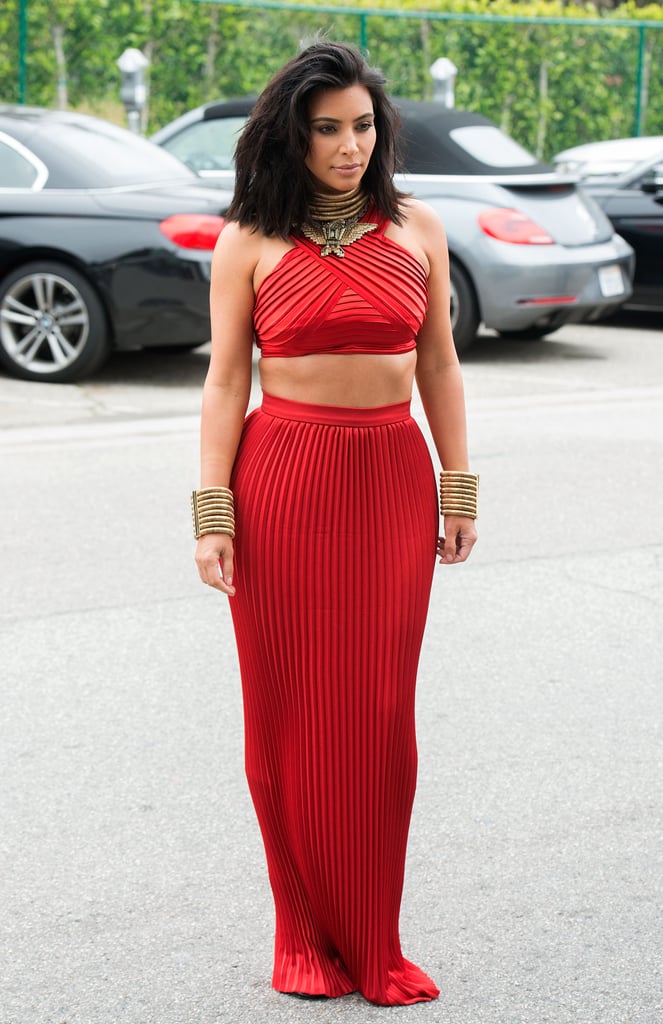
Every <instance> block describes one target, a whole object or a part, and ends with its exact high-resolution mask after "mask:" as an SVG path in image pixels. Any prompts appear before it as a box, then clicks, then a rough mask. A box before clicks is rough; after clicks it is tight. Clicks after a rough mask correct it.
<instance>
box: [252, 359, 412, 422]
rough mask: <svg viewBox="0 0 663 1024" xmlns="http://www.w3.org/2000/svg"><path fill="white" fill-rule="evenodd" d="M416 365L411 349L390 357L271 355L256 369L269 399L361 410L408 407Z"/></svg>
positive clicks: (260, 362) (261, 361) (262, 360)
mask: <svg viewBox="0 0 663 1024" xmlns="http://www.w3.org/2000/svg"><path fill="white" fill-rule="evenodd" d="M416 365H417V353H416V349H413V350H412V351H411V352H399V353H395V354H382V353H380V354H377V353H374V352H371V353H351V354H348V353H346V354H338V353H321V354H316V355H309V356H292V357H289V358H283V357H281V356H270V357H269V358H268V359H261V360H260V361H259V364H258V366H259V370H260V384H261V387H262V390H263V391H265V392H267V394H269V395H274V396H276V397H277V398H285V399H288V400H290V401H292V402H311V403H313V404H314V405H338V406H346V407H352V408H362V409H373V408H377V407H378V406H381V405H397V404H398V403H400V402H408V401H409V400H410V398H411V396H412V381H413V379H414V371H415V368H416Z"/></svg>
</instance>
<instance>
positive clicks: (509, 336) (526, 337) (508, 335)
mask: <svg viewBox="0 0 663 1024" xmlns="http://www.w3.org/2000/svg"><path fill="white" fill-rule="evenodd" d="M561 326H562V324H557V326H556V327H524V328H523V329H522V330H520V331H498V332H497V333H498V334H499V336H500V338H504V340H505V341H540V340H541V338H547V337H548V335H549V334H554V333H555V331H558V330H559V329H560V327H561Z"/></svg>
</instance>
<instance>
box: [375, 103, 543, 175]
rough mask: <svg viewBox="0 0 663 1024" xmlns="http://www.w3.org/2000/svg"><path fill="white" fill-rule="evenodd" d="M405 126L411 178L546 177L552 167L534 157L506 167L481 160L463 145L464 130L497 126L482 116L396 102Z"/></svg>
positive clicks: (403, 132) (437, 105)
mask: <svg viewBox="0 0 663 1024" xmlns="http://www.w3.org/2000/svg"><path fill="white" fill-rule="evenodd" d="M394 102H395V104H396V106H397V108H398V110H399V112H400V114H401V122H402V130H401V139H402V146H403V162H404V165H405V168H406V169H407V171H408V172H409V173H411V174H440V173H443V174H486V173H488V174H491V173H493V174H495V173H497V174H501V175H503V174H523V173H524V174H543V173H546V174H548V173H550V171H551V170H552V168H551V167H550V165H549V164H545V163H542V162H540V161H538V160H536V159H535V158H534V157H530V158H529V159H528V160H527V161H522V162H519V163H512V164H509V165H506V166H505V165H504V163H495V164H493V163H489V162H488V161H487V160H486V159H479V158H478V157H477V156H473V155H472V153H471V152H469V151H468V149H467V148H466V146H464V145H461V143H460V141H459V140H460V134H455V133H457V132H458V129H461V128H480V127H484V128H489V129H491V130H493V131H497V130H498V129H496V127H495V124H494V122H493V121H491V120H490V118H488V117H484V116H483V114H476V113H473V112H472V111H468V110H457V109H456V108H455V107H452V108H451V109H449V108H447V107H445V106H444V105H443V104H442V103H434V102H433V103H431V102H426V101H425V100H402V99H395V100H394ZM482 151H483V150H482Z"/></svg>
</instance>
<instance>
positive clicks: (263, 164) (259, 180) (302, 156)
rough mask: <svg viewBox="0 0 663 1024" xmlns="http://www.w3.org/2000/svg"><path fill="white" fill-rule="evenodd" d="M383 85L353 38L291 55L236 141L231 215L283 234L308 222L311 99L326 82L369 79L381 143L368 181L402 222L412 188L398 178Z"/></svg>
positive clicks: (394, 117)
mask: <svg viewBox="0 0 663 1024" xmlns="http://www.w3.org/2000/svg"><path fill="white" fill-rule="evenodd" d="M384 84H385V79H384V78H383V76H382V74H381V72H380V71H378V70H377V69H376V68H372V67H370V66H369V65H368V64H367V62H366V61H365V60H364V58H363V57H362V55H361V53H360V52H359V50H357V49H355V47H354V46H349V45H348V44H346V43H332V42H327V41H316V42H314V43H312V44H311V45H310V46H308V47H307V48H306V49H304V50H302V51H301V52H300V53H298V54H297V56H296V57H293V58H292V60H290V61H288V63H287V64H286V65H285V66H284V67H283V68H281V70H280V71H279V72H278V73H277V74H276V75H275V76H274V78H273V79H272V80H271V82H270V83H269V84H268V85H267V86H266V88H265V89H264V91H263V92H262V93H261V95H260V96H259V98H258V100H257V102H256V105H255V107H254V108H253V111H252V113H251V116H250V118H249V120H248V122H247V124H246V127H245V128H244V130H243V132H242V134H241V136H240V138H239V141H238V143H237V148H236V151H235V167H236V179H235V180H236V185H235V194H234V197H233V201H232V203H231V206H230V208H229V210H228V213H227V215H226V216H227V218H228V220H235V221H239V223H240V224H242V225H245V226H248V227H251V228H253V229H254V230H258V231H261V232H262V233H263V234H265V235H278V236H280V237H281V238H287V237H288V235H289V234H291V233H292V231H293V230H295V229H296V227H297V225H299V224H304V223H306V221H307V220H309V219H310V213H309V199H310V197H311V195H312V194H313V192H314V184H313V178H312V176H311V174H310V172H309V170H308V168H307V167H306V164H305V160H306V156H307V154H308V151H309V148H310V140H311V129H310V126H309V108H310V103H311V100H312V98H313V96H314V94H315V93H316V92H319V91H320V90H322V89H345V88H348V87H349V86H352V85H363V86H364V88H365V89H367V90H368V92H369V93H370V95H371V99H372V101H373V113H374V116H375V132H376V142H375V148H374V150H373V153H372V155H371V159H370V161H369V164H368V167H367V168H366V171H365V173H364V177H363V179H362V183H363V185H364V188H365V189H366V191H367V193H368V194H369V196H370V197H371V199H372V200H373V203H374V204H375V206H376V207H377V209H378V210H379V211H380V213H382V214H383V215H384V216H386V217H388V218H389V219H390V220H392V221H395V223H396V224H400V223H401V221H402V214H401V212H400V210H399V200H400V199H403V198H404V196H405V193H403V192H399V191H398V189H397V188H396V187H395V185H394V183H393V180H392V176H393V174H394V171H395V170H396V163H397V151H396V128H397V124H398V114H397V111H396V109H395V107H394V106H393V104H392V103H391V102H390V100H389V99H388V97H387V95H386V93H385V90H384Z"/></svg>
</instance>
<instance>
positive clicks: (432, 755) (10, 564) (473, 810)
mask: <svg viewBox="0 0 663 1024" xmlns="http://www.w3.org/2000/svg"><path fill="white" fill-rule="evenodd" d="M206 363H207V352H206V350H205V349H201V350H199V351H197V352H193V353H189V354H187V355H182V354H179V355H175V354H168V353H160V354H157V353H137V354H127V355H121V356H120V355H118V356H115V357H114V358H113V359H112V360H111V362H110V363H109V364H108V366H107V367H105V368H104V370H103V371H102V372H101V373H99V374H98V375H97V376H96V377H95V378H93V379H92V380H90V381H85V382H82V383H80V384H77V385H63V386H48V385H35V384H26V383H22V382H20V381H15V380H10V379H9V378H5V377H0V460H1V464H2V473H3V486H2V490H1V493H0V509H1V514H2V524H3V529H2V533H1V534H0V548H1V557H2V567H3V569H2V574H0V595H1V601H0V627H1V628H0V664H1V665H2V678H3V685H2V690H1V696H0V701H1V707H0V777H1V778H2V786H1V787H0V792H1V793H2V796H1V797H0V815H1V819H2V823H3V825H2V831H1V835H0V906H2V908H3V912H2V914H1V915H0V958H1V961H2V964H3V969H2V971H1V972H0V1024H245V1022H246V1024H249V1022H250V1024H255V1022H269V1024H285V1022H292V1021H302V1022H304V1021H306V1022H307V1024H308V1022H309V1021H310V1020H315V1021H320V1022H321V1024H322V1022H334V1024H336V1022H343V1024H345V1022H348V1024H355V1022H356V1024H366V1022H381V1021H386V1020H387V1018H388V1019H389V1021H390V1022H391V1021H398V1022H400V1021H405V1020H406V1018H407V1020H408V1021H410V1020H414V1019H415V1018H416V1019H417V1020H421V1021H422V1022H423V1021H426V1022H431V1024H432V1022H435V1024H442V1022H444V1024H447V1022H449V1024H547V1022H549V1024H655V1022H659V1021H660V1020H661V1019H662V1017H663V988H662V983H661V971H660V968H661V959H660V936H661V930H662V924H663V921H662V920H661V902H662V901H661V895H662V894H661V845H662V844H661V836H662V835H663V827H662V826H663V820H662V818H663V814H662V804H663V799H662V797H663V793H662V781H661V780H662V778H663V772H662V768H663V764H662V761H663V757H662V748H661V711H662V710H663V696H662V695H663V686H662V683H663V672H662V669H661V666H662V665H663V641H662V638H661V634H662V632H663V631H662V630H661V622H662V621H663V617H662V614H661V611H662V607H661V606H662V604H663V483H662V476H661V470H660V467H661V465H663V458H662V455H663V451H662V449H663V335H662V334H661V332H660V330H659V327H658V324H657V323H655V322H652V321H651V320H646V319H645V318H640V319H636V318H630V319H623V320H621V321H619V322H613V323H610V324H608V325H591V326H572V327H566V328H564V329H562V330H561V331H559V332H558V333H557V334H555V335H553V336H551V337H550V338H549V339H547V340H544V341H540V342H533V343H525V342H521V343H513V342H509V343H504V342H501V341H499V340H498V339H496V338H493V337H490V336H488V335H485V336H483V337H482V338H481V339H480V341H479V342H478V343H477V345H476V346H475V348H474V349H473V350H472V351H471V352H470V353H469V354H468V356H467V357H466V358H465V360H464V363H463V368H464V375H465V381H466V390H467V396H468V410H469V423H470V441H471V448H472V454H473V468H474V469H475V470H476V471H478V472H479V473H480V474H481V518H480V520H479V530H480V541H479V545H478V546H477V549H476V551H475V553H474V554H473V556H472V559H471V561H470V562H469V563H468V564H467V565H465V566H455V567H440V568H438V570H437V576H436V580H435V584H434V589H433V598H432V603H431V611H430V618H429V625H428V630H427V635H426V639H425V643H424V650H423V654H422V663H421V671H420V681H419V691H418V721H419V730H418V731H419V757H420V764H419V786H418V792H417V800H416V803H415V814H414V820H413V825H412V832H411V841H410V849H409V859H408V870H407V879H406V890H405V896H404V903H403V915H402V941H403V947H404V952H405V953H406V955H408V956H409V957H411V958H412V959H413V960H415V961H417V962H419V963H420V964H421V966H422V967H423V968H424V969H425V970H427V971H428V972H429V973H430V974H431V975H432V976H433V977H434V978H435V980H436V981H437V982H438V984H439V985H440V987H441V989H442V995H441V997H440V999H439V1000H438V1001H437V1002H435V1003H430V1004H422V1005H420V1006H415V1007H401V1008H386V1009H385V1008H379V1007H374V1006H369V1005H368V1004H366V1003H365V1002H364V1001H363V1000H361V999H360V998H359V997H358V996H349V997H346V998H344V999H341V1000H334V1001H330V1002H325V1003H313V1004H309V1003H299V1002H298V1001H296V1000H292V999H289V998H288V997H286V996H282V995H279V994H278V993H275V992H273V991H272V990H271V988H270V984H269V980H270V969H271V942H272V927H273V921H272V906H271V898H270V893H269V888H268V884H267V879H266V874H265V867H264V856H263V852H262V847H261V843H260V837H259V834H258V830H257V826H256V824H255V821H254V817H253V812H252V808H251V805H250V800H249V796H248V791H247V787H246V784H245V781H244V777H243V764H242V714H241V701H240V692H239V677H238V669H237V662H236V657H235V653H234V647H233V641H232V631H231V626H230V617H229V612H228V608H227V603H226V602H225V599H223V598H221V597H220V596H219V595H217V594H214V593H211V592H209V591H207V590H205V589H204V588H203V587H202V585H201V584H200V583H199V582H198V580H197V576H196V573H195V568H194V565H193V561H192V555H193V543H192V541H191V538H190V517H189V509H188V491H189V490H190V489H191V488H192V487H193V486H195V485H196V483H197V433H196V432H197V420H198V409H199V405H200V391H201V386H202V381H203V378H204V374H205V369H206ZM253 401H258V392H257V389H256V392H255V395H254V397H253ZM413 409H414V413H415V415H416V416H417V417H418V418H419V419H421V418H422V413H421V409H420V406H419V403H418V401H416V399H415V402H414V404H413Z"/></svg>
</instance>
